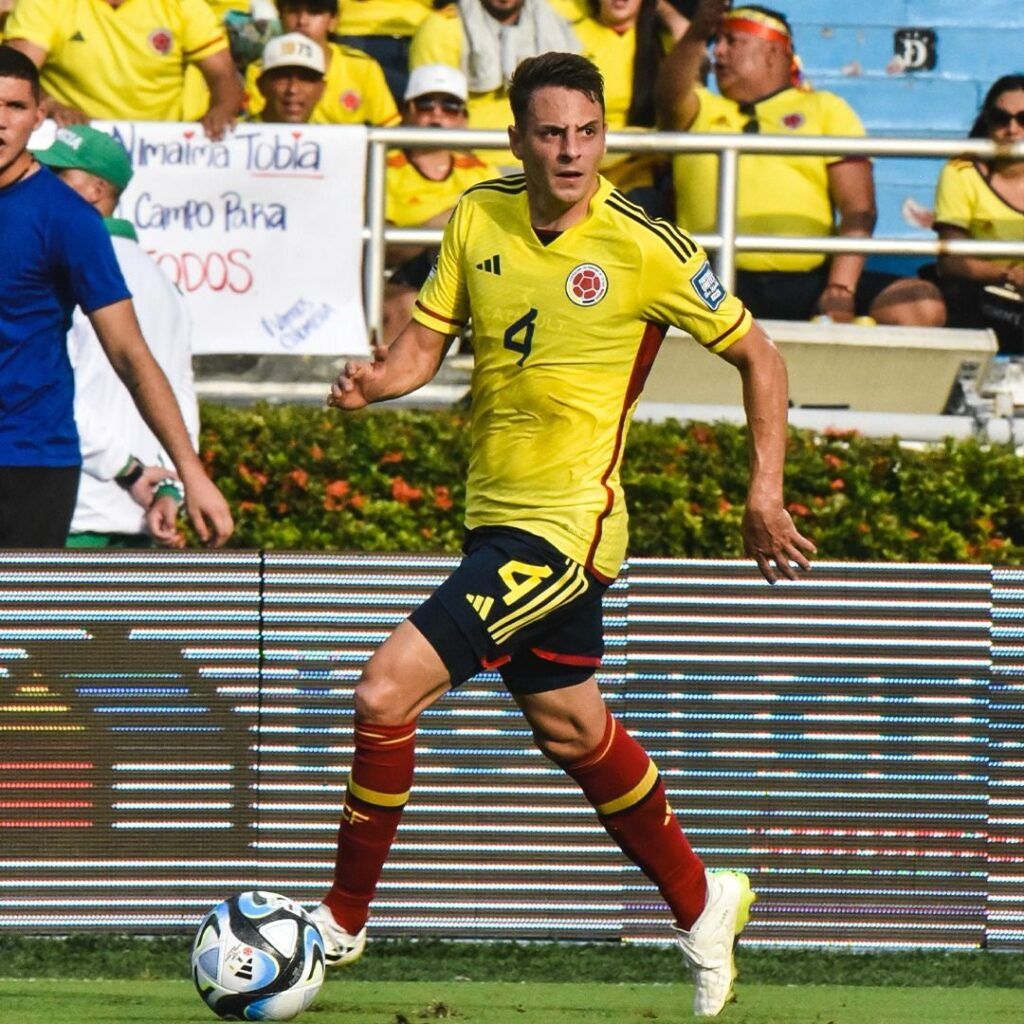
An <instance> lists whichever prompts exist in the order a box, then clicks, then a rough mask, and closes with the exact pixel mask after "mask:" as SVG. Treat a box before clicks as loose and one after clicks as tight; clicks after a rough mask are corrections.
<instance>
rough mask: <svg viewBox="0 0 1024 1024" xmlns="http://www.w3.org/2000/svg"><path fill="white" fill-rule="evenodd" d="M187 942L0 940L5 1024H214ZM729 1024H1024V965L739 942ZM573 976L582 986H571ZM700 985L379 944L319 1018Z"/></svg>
mask: <svg viewBox="0 0 1024 1024" xmlns="http://www.w3.org/2000/svg"><path fill="white" fill-rule="evenodd" d="M189 945H190V943H189V939H188V937H186V936H172V937H166V938H155V939H152V938H141V937H134V938H133V937H128V936H123V935H116V934H113V935H97V934H91V935H90V934H78V935H74V936H72V937H69V938H67V939H62V938H58V937H42V936H35V937H32V936H14V935H0V1024H185V1022H189V1024H192V1022H196V1024H202V1022H204V1021H205V1022H207V1024H211V1022H214V1021H215V1020H216V1019H217V1018H215V1017H214V1016H213V1014H212V1013H211V1012H210V1011H209V1010H208V1009H207V1008H206V1007H205V1005H204V1004H203V1003H202V1002H201V1000H200V999H199V996H198V995H197V994H196V993H195V990H194V989H193V987H192V984H191V982H190V981H189V980H188V953H189ZM739 964H740V969H741V971H742V974H743V977H742V979H741V981H740V984H739V987H738V992H739V1001H738V1002H737V1003H736V1004H734V1005H732V1006H730V1007H728V1008H727V1009H726V1011H725V1012H724V1013H723V1014H722V1017H721V1018H720V1019H721V1021H722V1022H723V1024H1002V1022H1007V1024H1009V1022H1011V1021H1012V1022H1014V1024H1016V1022H1018V1021H1022V1020H1024V957H1022V956H1021V955H1019V954H997V953H984V952H980V951H975V952H964V953H924V952H907V953H864V954H853V953H849V952H840V951H829V950H793V951H784V952H780V951H772V950H762V949H756V948H754V949H741V950H740V954H739ZM566 978H572V979H573V981H572V983H564V979H566ZM691 998H692V989H691V987H690V985H689V984H687V983H686V982H685V981H684V980H683V972H682V967H681V965H680V963H679V959H678V956H677V954H676V951H675V950H673V949H670V948H661V947H649V946H628V945H627V946H620V945H617V944H614V943H610V944H604V945H602V944H558V943H528V944H514V943H507V942H506V943H449V942H440V941H436V940H427V941H418V942H411V941H378V942H373V943H371V945H370V947H369V949H368V951H367V955H366V956H365V957H364V958H363V959H362V960H361V961H360V962H359V963H357V964H355V965H354V966H353V967H351V968H348V969H346V970H345V971H341V972H337V973H334V972H332V973H331V974H330V975H329V976H328V982H327V984H326V985H325V986H324V988H323V990H322V991H321V992H320V994H319V996H318V997H317V1000H316V1002H315V1003H314V1004H313V1005H312V1006H311V1007H310V1009H309V1010H307V1011H306V1013H305V1014H303V1016H302V1017H301V1018H300V1020H301V1021H303V1022H306V1024H424V1022H428V1021H437V1020H448V1021H452V1022H454V1024H513V1022H514V1024H648V1022H651V1021H656V1022H660V1024H678V1022H683V1021H692V1020H693V1017H692V1016H691V1014H690V1012H689V1007H690V1001H691Z"/></svg>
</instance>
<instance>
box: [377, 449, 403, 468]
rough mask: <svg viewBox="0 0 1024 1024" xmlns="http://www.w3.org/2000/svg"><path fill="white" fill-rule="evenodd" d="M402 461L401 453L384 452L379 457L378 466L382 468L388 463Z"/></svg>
mask: <svg viewBox="0 0 1024 1024" xmlns="http://www.w3.org/2000/svg"><path fill="white" fill-rule="evenodd" d="M404 459H405V456H404V455H403V454H402V453H401V452H385V453H384V454H383V455H382V456H381V457H380V464H381V465H382V466H387V465H388V464H389V463H392V462H402V461H403V460H404Z"/></svg>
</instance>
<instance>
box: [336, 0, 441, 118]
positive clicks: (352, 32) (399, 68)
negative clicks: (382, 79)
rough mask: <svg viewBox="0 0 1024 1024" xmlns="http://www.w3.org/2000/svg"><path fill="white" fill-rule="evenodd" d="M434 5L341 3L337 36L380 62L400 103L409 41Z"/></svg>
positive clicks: (388, 0) (400, 0)
mask: <svg viewBox="0 0 1024 1024" xmlns="http://www.w3.org/2000/svg"><path fill="white" fill-rule="evenodd" d="M433 6H434V5H433V3H432V0H345V2H344V3H342V5H341V11H340V14H339V18H338V28H337V33H338V38H339V39H340V40H341V42H343V43H345V44H346V45H348V46H354V47H355V48H356V49H357V50H362V51H364V52H365V53H368V54H369V55H370V56H371V57H373V59H374V60H376V61H377V62H378V63H379V64H380V66H381V67H382V68H383V69H384V74H385V76H386V77H387V81H388V86H389V87H390V89H391V95H392V96H393V97H394V100H395V102H396V103H401V102H403V97H404V96H405V89H406V85H407V83H408V80H409V44H410V43H411V42H412V37H413V35H414V34H415V32H416V29H418V28H419V27H420V25H421V24H422V22H423V19H424V18H425V17H426V16H427V15H428V14H429V13H430V12H431V10H432V8H433Z"/></svg>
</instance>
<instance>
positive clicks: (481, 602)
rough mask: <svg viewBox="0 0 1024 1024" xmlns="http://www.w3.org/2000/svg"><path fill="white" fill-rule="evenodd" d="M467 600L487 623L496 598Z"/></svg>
mask: <svg viewBox="0 0 1024 1024" xmlns="http://www.w3.org/2000/svg"><path fill="white" fill-rule="evenodd" d="M492 273H493V271H492ZM466 600H467V601H468V602H469V603H470V604H471V605H472V606H473V611H475V612H476V613H477V615H479V616H480V618H481V619H483V620H484V622H486V621H487V616H488V615H490V614H491V608H492V607H493V606H494V598H493V597H480V596H479V595H478V594H467V595H466Z"/></svg>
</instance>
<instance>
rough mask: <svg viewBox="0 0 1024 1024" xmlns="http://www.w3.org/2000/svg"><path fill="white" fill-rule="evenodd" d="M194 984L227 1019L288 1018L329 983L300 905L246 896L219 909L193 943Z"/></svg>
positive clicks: (317, 939) (318, 941)
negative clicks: (325, 978) (326, 980)
mask: <svg viewBox="0 0 1024 1024" xmlns="http://www.w3.org/2000/svg"><path fill="white" fill-rule="evenodd" d="M192 979H193V981H194V982H195V985H196V989H197V990H198V992H199V994H200V995H201V996H202V997H203V1000H204V1001H205V1002H206V1005H207V1006H209V1007H210V1009H211V1010H213V1012H214V1013H215V1014H217V1016H218V1017H223V1018H224V1019H225V1020H291V1019H292V1017H294V1016H295V1015H296V1014H298V1013H301V1012H302V1011H303V1010H304V1009H305V1008H306V1007H307V1006H309V1004H310V1003H311V1002H312V1001H313V997H314V996H315V995H316V994H317V992H318V991H319V990H320V986H321V985H322V984H323V980H324V942H323V939H322V938H321V936H320V931H319V930H318V929H317V926H316V925H315V924H314V923H313V919H312V918H311V917H310V916H309V914H307V913H306V911H305V910H303V909H302V907H300V906H299V904H298V903H295V902H294V901H293V900H290V899H288V898H287V897H286V896H278V895H277V893H273V892H260V891H254V892H243V893H239V894H238V895H237V896H232V897H231V899H229V900H225V901H224V902H223V903H218V904H217V906H215V907H214V908H213V910H211V911H210V913H209V914H207V915H206V917H205V918H204V919H203V923H202V924H201V925H200V926H199V931H198V932H197V933H196V939H195V942H194V943H193V944H192Z"/></svg>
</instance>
